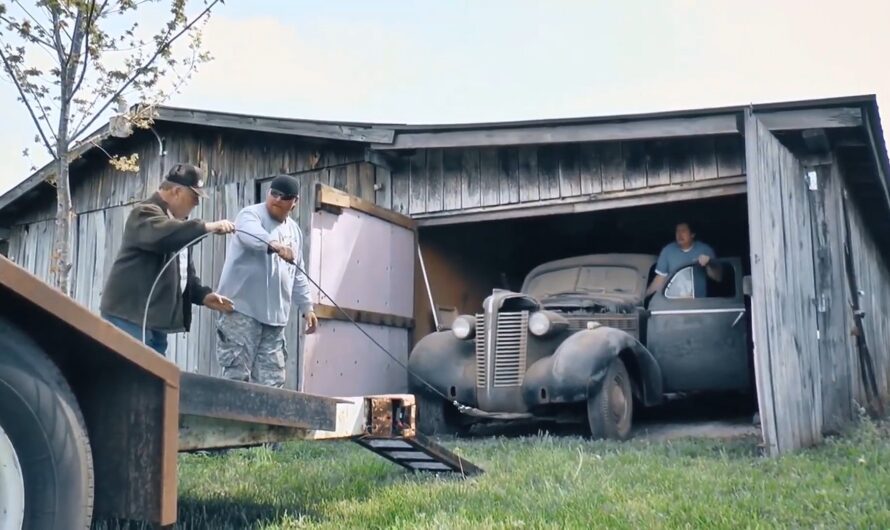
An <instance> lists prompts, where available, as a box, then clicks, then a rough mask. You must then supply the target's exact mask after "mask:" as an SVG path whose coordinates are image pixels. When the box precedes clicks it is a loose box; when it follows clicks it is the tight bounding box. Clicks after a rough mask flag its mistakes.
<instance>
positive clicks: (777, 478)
mask: <svg viewBox="0 0 890 530" xmlns="http://www.w3.org/2000/svg"><path fill="white" fill-rule="evenodd" d="M755 444H756V442H755V441H754V440H737V441H733V442H719V441H704V440H698V441H695V440H684V441H674V442H661V443H648V442H645V441H633V442H630V443H626V444H614V443H604V442H591V441H587V440H585V439H583V438H580V437H572V436H564V437H556V436H549V435H546V434H545V435H541V436H526V437H519V438H499V437H495V438H476V439H456V440H454V439H450V440H445V445H447V446H448V447H449V448H451V449H452V450H455V451H457V452H458V453H459V454H461V455H463V456H465V457H466V458H468V459H470V460H471V461H473V462H475V463H476V464H478V465H481V466H482V467H483V468H484V469H485V470H486V473H485V474H484V475H482V476H480V477H477V478H473V479H467V480H459V479H454V478H437V477H434V476H425V475H412V474H409V473H408V472H405V471H403V470H402V469H401V468H397V467H395V466H394V465H392V464H390V463H388V462H386V461H385V460H383V459H382V458H380V457H377V456H375V455H373V454H371V453H369V452H366V451H365V450H363V449H361V448H360V447H358V446H356V445H353V444H350V443H342V442H329V443H292V444H286V445H285V446H284V448H283V449H282V450H281V451H278V452H273V451H269V450H266V449H262V448H258V449H244V450H237V451H233V452H231V453H229V454H228V455H225V456H202V455H182V456H181V457H180V460H179V471H180V512H179V518H180V524H179V528H189V529H198V528H200V529H205V528H206V529H210V528H213V529H228V528H256V529H296V528H331V529H340V528H647V529H648V528H708V529H712V528H738V527H745V528H775V527H791V528H890V425H887V424H882V425H875V424H872V423H868V422H866V423H865V424H864V425H862V426H861V427H860V428H859V429H858V430H857V431H856V432H854V433H851V434H850V435H849V436H847V437H845V438H834V439H829V440H828V441H827V443H826V444H825V445H824V446H822V447H820V448H817V449H813V450H809V451H804V452H802V453H799V454H796V455H792V456H788V457H784V458H781V459H768V458H763V457H759V456H757V448H756V445H755Z"/></svg>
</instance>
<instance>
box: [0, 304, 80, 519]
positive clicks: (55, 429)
mask: <svg viewBox="0 0 890 530" xmlns="http://www.w3.org/2000/svg"><path fill="white" fill-rule="evenodd" d="M0 425H2V426H3V430H4V431H5V432H6V435H7V436H8V438H9V440H10V441H11V442H12V446H13V449H14V450H15V453H16V456H17V457H18V460H19V462H20V464H21V471H22V477H23V479H24V493H25V514H24V526H23V528H24V529H26V530H61V529H89V528H90V523H91V519H92V513H93V493H94V492H93V487H94V486H93V458H92V453H91V452H90V445H89V439H88V436H87V430H86V427H85V423H84V420H83V415H82V414H81V412H80V408H79V407H78V405H77V400H76V399H75V397H74V393H73V392H72V391H71V388H70V387H69V386H68V383H67V382H66V380H65V378H64V376H63V375H62V372H61V371H60V370H59V368H58V367H57V366H56V365H55V363H53V361H52V360H51V359H50V358H49V357H48V356H47V355H46V353H44V351H43V350H42V349H41V348H40V347H39V346H38V345H37V344H35V343H34V341H33V340H31V339H30V338H29V337H28V336H27V335H25V334H24V333H22V332H21V331H20V330H19V329H17V328H15V327H13V326H11V325H10V324H9V323H7V322H4V321H2V320H0Z"/></svg>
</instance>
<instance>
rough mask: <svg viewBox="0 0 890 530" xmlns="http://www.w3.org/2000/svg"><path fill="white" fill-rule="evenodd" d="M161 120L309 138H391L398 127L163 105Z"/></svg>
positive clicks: (378, 140) (382, 141) (366, 139)
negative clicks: (391, 127)
mask: <svg viewBox="0 0 890 530" xmlns="http://www.w3.org/2000/svg"><path fill="white" fill-rule="evenodd" d="M158 114H159V116H158V118H157V119H158V120H159V121H172V122H176V123H188V124H192V125H203V126H209V127H226V128H229V129H242V130H248V131H259V132H268V133H277V134H290V135H295V136H306V137H310V138H326V139H331V140H348V141H353V142H377V143H383V144H387V143H390V142H392V140H393V137H394V135H395V131H393V130H392V129H387V128H385V127H373V126H370V125H369V126H362V125H357V124H345V123H343V124H341V123H335V122H316V121H309V120H291V119H281V118H265V117H260V116H245V115H240V114H227V113H222V112H205V111H198V110H188V109H173V108H169V107H164V108H161V109H160V110H159V112H158Z"/></svg>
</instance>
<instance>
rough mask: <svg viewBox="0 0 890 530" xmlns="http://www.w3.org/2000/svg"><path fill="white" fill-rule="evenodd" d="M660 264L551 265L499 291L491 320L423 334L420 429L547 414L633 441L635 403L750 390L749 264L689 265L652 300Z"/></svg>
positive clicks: (417, 370) (486, 307)
mask: <svg viewBox="0 0 890 530" xmlns="http://www.w3.org/2000/svg"><path fill="white" fill-rule="evenodd" d="M654 263H655V256H651V255H640V254H600V255H589V256H580V257H574V258H569V259H562V260H558V261H553V262H549V263H545V264H543V265H540V266H538V267H536V268H535V269H534V270H532V271H531V272H530V273H529V274H528V275H527V277H526V278H525V281H524V282H523V286H522V289H521V292H518V293H517V292H512V291H508V290H501V289H495V290H494V291H493V292H492V294H491V295H490V296H488V297H487V298H486V299H485V301H484V303H483V307H482V312H480V313H478V314H475V315H460V316H459V317H457V318H456V319H454V322H453V323H452V324H451V326H450V328H451V329H447V330H443V331H437V332H434V333H432V334H430V335H427V336H425V337H423V339H421V340H420V341H419V342H418V343H417V345H416V346H415V348H414V349H413V351H412V353H411V356H410V358H409V368H410V371H411V373H412V374H414V375H416V376H417V377H411V390H412V392H414V393H415V394H416V395H417V396H418V423H419V427H420V429H421V431H424V432H427V433H428V434H434V433H439V434H446V433H458V432H460V431H462V430H465V429H466V428H467V427H468V426H469V425H471V424H473V423H476V422H485V421H490V420H516V419H526V418H528V419H535V418H539V419H542V420H555V421H578V422H584V421H586V422H587V424H588V426H589V429H590V433H591V435H592V436H593V437H595V438H611V439H626V438H628V437H629V436H630V433H631V424H632V419H633V410H634V403H635V402H636V403H637V405H638V406H639V405H642V406H646V407H649V406H653V405H657V404H660V403H662V402H663V400H664V399H665V397H666V396H669V395H674V394H694V393H699V392H739V393H742V394H744V393H750V392H751V380H752V375H753V374H752V372H753V368H752V365H751V357H750V345H749V340H748V335H749V332H748V329H749V328H748V318H746V315H747V311H746V304H745V295H744V292H743V291H744V290H745V289H743V285H746V284H747V282H744V281H743V277H742V268H741V261H740V260H739V259H720V260H715V261H714V262H713V263H714V264H716V265H718V266H719V269H718V270H720V271H722V274H720V278H719V281H715V280H713V279H711V278H710V277H709V276H708V275H707V274H706V273H705V270H704V268H702V267H701V266H699V265H697V264H696V265H691V266H689V267H687V268H684V269H681V270H679V271H677V272H676V273H675V274H674V275H673V276H672V277H670V278H668V280H667V282H666V283H665V285H664V287H663V288H662V289H661V290H660V291H659V292H657V293H655V294H654V295H652V296H651V298H649V299H648V300H647V299H645V296H644V295H645V291H646V287H647V285H648V283H649V281H650V280H651V278H652V277H653V274H654ZM744 280H747V278H744ZM702 291H704V292H702ZM421 379H422V381H421ZM430 386H432V387H434V388H435V389H436V390H437V391H438V392H434V391H432V390H430ZM439 392H441V394H442V395H445V396H448V397H449V399H450V400H451V401H446V400H445V399H444V398H443V397H442V395H437V394H438V393H439ZM454 401H457V402H459V403H460V404H462V405H466V406H468V407H472V409H471V410H464V411H463V412H461V411H458V409H457V408H456V407H455V406H454V404H453V402H454Z"/></svg>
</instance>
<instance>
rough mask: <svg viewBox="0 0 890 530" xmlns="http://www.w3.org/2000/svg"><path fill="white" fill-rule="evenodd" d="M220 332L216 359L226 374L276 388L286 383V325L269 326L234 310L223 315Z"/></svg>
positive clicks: (218, 332)
mask: <svg viewBox="0 0 890 530" xmlns="http://www.w3.org/2000/svg"><path fill="white" fill-rule="evenodd" d="M216 334H217V337H218V338H219V340H218V342H217V346H216V360H217V361H218V362H219V366H220V369H221V370H222V376H223V377H225V378H226V379H234V380H236V381H247V382H250V383H259V384H261V385H267V386H274V387H276V388H281V387H283V386H284V361H285V359H287V349H286V344H285V340H284V326H269V325H266V324H263V323H261V322H258V321H256V320H254V319H252V318H250V317H249V316H246V315H242V314H241V313H238V312H232V313H229V314H222V315H221V316H220V317H219V320H218V321H217V323H216Z"/></svg>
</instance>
